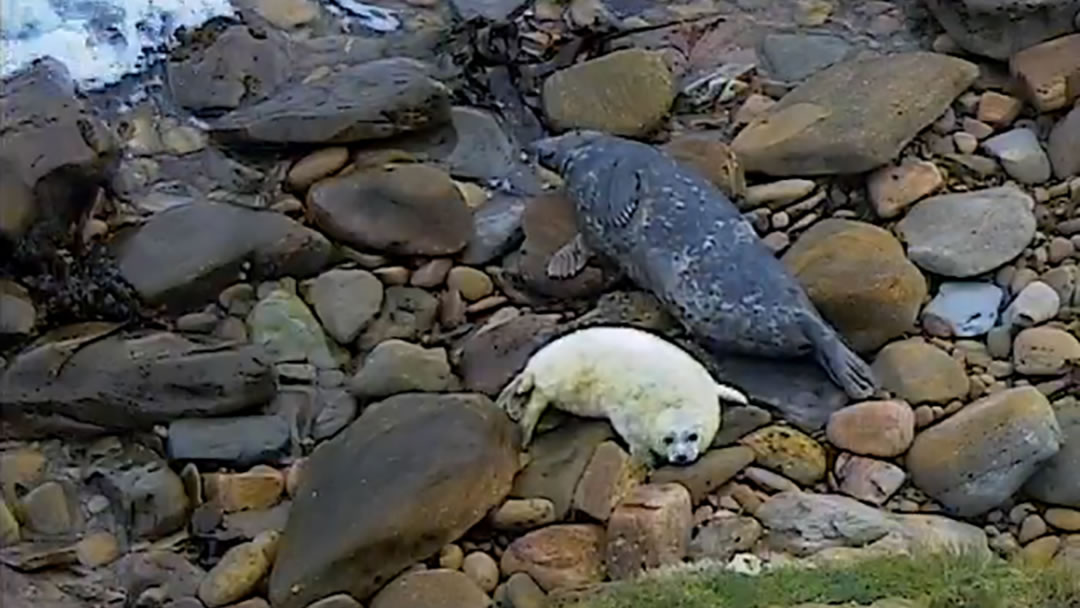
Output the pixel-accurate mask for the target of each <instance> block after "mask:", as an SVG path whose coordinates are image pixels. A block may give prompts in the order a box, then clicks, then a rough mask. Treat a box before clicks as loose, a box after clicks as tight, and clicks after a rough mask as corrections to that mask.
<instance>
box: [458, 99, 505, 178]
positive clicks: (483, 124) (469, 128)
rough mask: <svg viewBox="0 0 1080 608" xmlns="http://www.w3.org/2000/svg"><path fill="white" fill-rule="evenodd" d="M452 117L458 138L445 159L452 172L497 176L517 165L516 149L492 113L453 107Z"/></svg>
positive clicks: (464, 174)
mask: <svg viewBox="0 0 1080 608" xmlns="http://www.w3.org/2000/svg"><path fill="white" fill-rule="evenodd" d="M450 118H451V121H452V122H453V128H454V132H455V133H456V135H457V137H456V142H455V145H454V149H453V151H451V152H450V154H449V156H447V157H446V158H445V159H444V160H443V161H442V162H443V163H445V165H446V167H447V169H448V170H449V171H450V174H451V175H454V176H457V177H464V178H469V179H478V180H487V179H497V178H500V177H504V176H506V175H508V174H509V173H510V172H511V171H513V170H514V168H515V167H516V166H517V165H518V162H519V161H518V159H517V149H516V148H515V146H514V144H513V142H511V141H510V138H509V137H507V135H506V132H505V131H503V128H502V125H501V124H500V122H499V119H498V118H496V117H495V116H494V115H493V114H491V113H490V112H486V111H484V110H480V109H478V108H470V107H467V106H459V107H455V108H454V109H453V110H452V112H451V115H450Z"/></svg>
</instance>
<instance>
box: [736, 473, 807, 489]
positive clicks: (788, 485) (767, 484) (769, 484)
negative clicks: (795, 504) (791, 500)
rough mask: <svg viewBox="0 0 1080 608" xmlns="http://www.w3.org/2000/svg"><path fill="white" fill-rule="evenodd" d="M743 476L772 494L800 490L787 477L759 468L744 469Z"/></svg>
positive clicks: (797, 485)
mask: <svg viewBox="0 0 1080 608" xmlns="http://www.w3.org/2000/svg"><path fill="white" fill-rule="evenodd" d="M743 475H745V476H746V478H747V479H748V480H750V481H752V482H754V483H755V484H757V485H758V486H759V487H760V488H762V489H764V490H769V491H772V492H790V491H796V492H797V491H799V489H800V488H799V484H797V483H795V482H794V481H791V480H790V479H788V478H787V477H784V476H783V475H777V474H776V473H773V472H772V471H767V470H765V469H762V468H759V467H746V468H745V469H744V470H743Z"/></svg>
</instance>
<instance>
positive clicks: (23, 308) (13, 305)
mask: <svg viewBox="0 0 1080 608" xmlns="http://www.w3.org/2000/svg"><path fill="white" fill-rule="evenodd" d="M36 321H37V310H35V309H34V301H33V300H31V299H30V293H29V292H27V291H26V289H25V288H23V287H22V286H21V285H19V284H18V283H16V282H14V281H8V280H6V279H0V336H2V335H5V334H6V335H26V334H29V333H30V332H31V331H32V330H33V329H34V323H35V322H36Z"/></svg>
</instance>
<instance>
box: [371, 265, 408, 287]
mask: <svg viewBox="0 0 1080 608" xmlns="http://www.w3.org/2000/svg"><path fill="white" fill-rule="evenodd" d="M371 272H372V274H374V275H375V276H376V277H378V278H379V280H380V281H382V282H383V284H384V285H386V286H388V287H390V286H395V285H407V284H408V283H409V269H408V268H405V267H404V266H385V267H383V268H376V269H375V270H373V271H371Z"/></svg>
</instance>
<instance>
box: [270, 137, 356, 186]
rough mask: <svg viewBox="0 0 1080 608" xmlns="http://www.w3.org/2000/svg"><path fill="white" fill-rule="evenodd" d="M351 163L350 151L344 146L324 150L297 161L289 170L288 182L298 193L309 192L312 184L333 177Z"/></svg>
mask: <svg viewBox="0 0 1080 608" xmlns="http://www.w3.org/2000/svg"><path fill="white" fill-rule="evenodd" d="M347 162H349V149H348V148H346V147H344V146H335V147H332V148H323V149H322V150H318V151H315V152H312V153H311V154H308V155H307V156H305V157H304V158H301V159H300V160H298V161H296V164H295V165H293V166H292V168H290V169H289V173H288V175H287V177H286V181H287V182H288V184H289V186H290V187H291V188H293V189H294V190H297V191H304V190H307V189H308V187H310V186H311V184H314V183H315V182H317V181H319V180H320V179H323V178H325V177H327V176H329V175H333V174H334V173H337V172H338V171H339V170H341V168H342V167H344V166H345V164H346V163H347Z"/></svg>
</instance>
